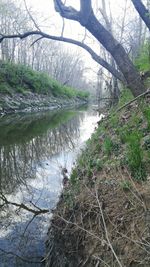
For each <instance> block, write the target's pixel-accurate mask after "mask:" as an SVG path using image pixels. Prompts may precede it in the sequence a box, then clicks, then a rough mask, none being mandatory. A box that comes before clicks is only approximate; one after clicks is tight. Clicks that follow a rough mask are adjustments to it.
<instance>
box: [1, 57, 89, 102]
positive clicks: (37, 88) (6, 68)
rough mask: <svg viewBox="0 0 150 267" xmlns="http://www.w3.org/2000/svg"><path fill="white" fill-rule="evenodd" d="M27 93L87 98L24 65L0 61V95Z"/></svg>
mask: <svg viewBox="0 0 150 267" xmlns="http://www.w3.org/2000/svg"><path fill="white" fill-rule="evenodd" d="M29 91H31V92H33V93H38V94H45V95H53V96H55V97H60V96H65V97H67V98H74V97H79V98H87V97H88V96H89V93H88V92H84V91H79V90H75V89H74V88H71V87H68V86H63V85H61V84H60V83H59V82H58V81H56V80H54V79H52V78H50V77H49V76H48V75H47V74H46V73H42V72H37V71H33V70H32V69H31V68H29V67H26V66H24V65H17V64H12V63H9V62H3V61H0V93H6V94H8V93H9V94H11V93H13V92H19V93H23V94H25V93H26V92H29Z"/></svg>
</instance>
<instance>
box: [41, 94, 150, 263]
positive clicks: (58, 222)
mask: <svg viewBox="0 0 150 267" xmlns="http://www.w3.org/2000/svg"><path fill="white" fill-rule="evenodd" d="M124 100H126V99H124V97H123V98H122V99H121V101H120V103H119V105H122V104H123V101H124ZM125 102H126V101H125ZM149 103H150V98H149V95H148V96H146V97H145V98H144V99H141V100H140V101H138V102H137V101H135V102H133V103H131V104H130V105H128V106H127V107H125V108H123V109H121V110H120V111H119V112H116V110H112V111H111V112H112V114H113V115H111V116H109V117H108V118H106V119H104V120H103V121H100V122H99V125H98V128H97V130H96V132H95V133H94V134H93V135H92V138H91V139H90V140H89V141H88V143H87V147H86V149H85V150H84V151H83V152H82V154H81V156H80V157H79V159H78V161H77V164H76V167H75V168H74V169H73V171H72V175H71V177H70V180H69V184H68V186H66V188H65V189H64V192H63V194H62V195H61V198H60V200H59V203H58V205H57V208H56V209H55V210H54V212H53V218H52V220H51V225H50V228H49V231H48V237H47V242H46V249H47V250H46V257H45V258H46V267H53V266H55V267H60V266H61V267H66V266H67V267H78V266H82V267H83V266H86V267H92V266H93V267H94V266H101V267H104V266H114V267H117V266H126V267H129V266H132V267H137V266H142V267H148V266H150V258H149V247H150V232H149V222H150V201H149V200H150V199H149V196H150V107H149Z"/></svg>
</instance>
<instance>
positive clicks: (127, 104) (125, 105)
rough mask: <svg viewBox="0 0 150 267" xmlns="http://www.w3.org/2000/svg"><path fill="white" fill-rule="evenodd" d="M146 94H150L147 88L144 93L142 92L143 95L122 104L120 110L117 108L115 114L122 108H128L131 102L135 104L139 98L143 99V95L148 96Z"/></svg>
mask: <svg viewBox="0 0 150 267" xmlns="http://www.w3.org/2000/svg"><path fill="white" fill-rule="evenodd" d="M148 94H150V88H149V89H148V90H147V91H146V92H144V93H143V94H141V95H138V96H137V97H135V98H134V99H132V100H131V101H129V102H127V103H126V104H124V105H123V106H121V107H120V108H118V109H117V110H116V112H118V111H120V110H122V109H123V108H125V107H127V106H129V105H130V104H132V103H133V102H135V101H136V100H138V99H139V98H141V97H143V96H145V95H148Z"/></svg>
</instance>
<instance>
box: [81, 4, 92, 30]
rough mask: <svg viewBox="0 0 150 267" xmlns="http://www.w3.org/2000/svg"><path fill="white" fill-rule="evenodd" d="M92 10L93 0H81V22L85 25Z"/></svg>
mask: <svg viewBox="0 0 150 267" xmlns="http://www.w3.org/2000/svg"><path fill="white" fill-rule="evenodd" d="M91 12H92V6H91V0H80V23H81V25H82V26H85V25H86V24H87V22H88V20H89V17H90V14H91Z"/></svg>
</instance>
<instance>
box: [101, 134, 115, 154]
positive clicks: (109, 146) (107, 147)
mask: <svg viewBox="0 0 150 267" xmlns="http://www.w3.org/2000/svg"><path fill="white" fill-rule="evenodd" d="M112 150H113V142H112V140H111V138H110V137H106V138H105V139H104V142H103V151H104V153H105V154H106V155H107V156H110V155H111V153H112Z"/></svg>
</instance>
